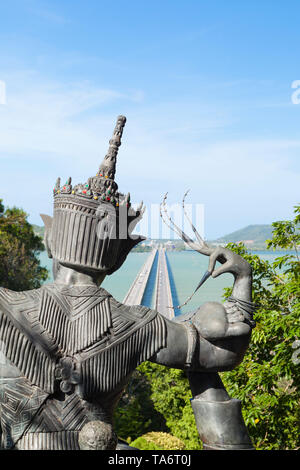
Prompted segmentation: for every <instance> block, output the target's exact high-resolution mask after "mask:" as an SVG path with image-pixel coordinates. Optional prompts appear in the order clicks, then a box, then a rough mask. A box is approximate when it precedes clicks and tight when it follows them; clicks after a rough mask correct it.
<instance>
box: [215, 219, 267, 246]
mask: <svg viewBox="0 0 300 470" xmlns="http://www.w3.org/2000/svg"><path fill="white" fill-rule="evenodd" d="M272 229H273V227H272V225H264V224H261V225H248V226H247V227H245V228H242V229H240V230H236V231H235V232H232V233H229V234H228V235H224V236H223V237H221V238H218V239H217V240H214V241H213V242H214V243H216V244H226V243H230V242H231V243H238V242H243V243H244V244H245V245H246V246H247V247H248V248H256V249H264V248H266V244H265V241H266V240H267V239H269V238H272Z"/></svg>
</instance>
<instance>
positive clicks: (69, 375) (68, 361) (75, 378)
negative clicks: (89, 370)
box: [55, 357, 82, 394]
mask: <svg viewBox="0 0 300 470" xmlns="http://www.w3.org/2000/svg"><path fill="white" fill-rule="evenodd" d="M55 378H56V380H57V381H58V382H59V387H60V389H61V391H62V392H64V393H68V394H69V393H73V392H74V389H75V386H76V385H79V384H81V383H82V376H81V372H80V364H79V363H78V362H76V361H75V360H74V359H73V358H71V357H63V358H61V359H60V360H59V363H58V364H57V366H56V368H55Z"/></svg>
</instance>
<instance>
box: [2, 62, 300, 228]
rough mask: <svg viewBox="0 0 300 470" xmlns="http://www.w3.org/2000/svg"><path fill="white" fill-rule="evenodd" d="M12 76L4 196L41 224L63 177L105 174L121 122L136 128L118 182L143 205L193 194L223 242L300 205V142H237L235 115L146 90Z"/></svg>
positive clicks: (127, 136)
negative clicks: (149, 95) (121, 118)
mask: <svg viewBox="0 0 300 470" xmlns="http://www.w3.org/2000/svg"><path fill="white" fill-rule="evenodd" d="M0 78H2V77H0ZM4 78H5V81H6V83H7V104H6V105H5V106H3V105H2V106H0V164H1V195H0V197H3V198H4V200H5V203H6V204H9V205H13V204H15V205H17V206H22V207H24V209H25V210H27V211H28V212H30V213H31V215H32V219H31V220H32V221H33V222H35V223H39V219H38V214H39V213H40V212H48V213H49V212H51V197H49V196H50V194H51V189H52V186H53V184H54V182H55V180H56V177H57V176H61V177H62V178H65V177H68V176H72V177H73V181H74V182H75V183H76V182H81V181H83V180H85V178H87V177H88V176H90V175H91V174H93V172H95V171H96V170H97V168H98V165H99V163H100V162H101V160H102V158H103V157H104V155H105V152H106V150H107V147H108V141H109V138H110V136H111V133H112V130H113V126H114V124H115V119H116V117H117V115H118V114H125V115H126V116H127V117H128V123H127V125H126V129H125V133H124V136H123V142H124V143H123V145H122V147H121V149H120V155H119V161H118V171H117V182H118V184H119V187H120V190H121V191H124V192H127V191H131V193H132V196H133V198H134V199H135V200H140V199H144V201H145V202H146V203H148V204H150V203H159V202H160V200H161V197H162V195H163V194H164V193H165V192H167V191H169V193H170V203H174V202H178V201H181V198H182V196H183V194H184V192H185V191H186V189H188V188H190V189H191V193H190V196H189V202H193V203H204V204H205V205H206V209H205V213H206V226H207V227H206V228H207V230H208V232H209V230H210V229H211V228H213V227H216V225H217V224H220V227H224V229H222V228H220V230H219V232H218V233H216V236H219V235H223V234H224V233H226V232H227V231H232V230H233V229H234V228H241V227H242V226H243V225H247V224H248V223H257V222H260V223H264V220H265V219H266V218H267V217H270V220H274V219H275V218H278V217H279V218H280V217H281V215H280V213H281V212H283V210H284V207H287V206H288V207H290V206H291V205H292V203H296V202H297V201H295V200H294V199H295V197H296V188H297V187H298V182H299V166H298V155H299V150H300V140H289V139H284V138H282V137H280V136H278V137H276V138H274V139H272V140H271V139H270V140H267V139H260V138H257V137H256V136H255V135H253V138H250V137H248V138H247V139H236V140H235V139H232V138H231V139H229V138H226V134H225V130H227V131H228V132H227V134H228V135H231V131H232V128H233V127H234V126H235V123H234V120H233V118H232V115H231V114H230V112H229V111H227V110H224V109H221V108H220V109H218V108H217V107H215V108H212V107H211V108H208V107H207V106H204V105H202V106H197V105H196V104H195V103H186V102H183V101H182V100H181V99H180V98H178V101H177V102H173V103H166V102H160V103H153V104H152V105H151V106H150V105H149V104H148V102H147V99H146V98H145V96H144V92H143V91H142V90H131V91H130V92H128V91H127V90H122V89H121V90H114V89H107V88H101V87H100V86H96V85H95V84H91V83H89V82H83V83H63V84H62V83H59V82H50V81H48V80H42V79H41V77H38V76H37V75H36V73H35V72H34V71H27V72H20V73H19V74H18V75H17V76H16V75H14V76H12V75H11V76H8V75H6V76H5V77H4ZM216 135H218V138H219V141H218V142H217V143H216V142H215V138H216V137H215V136H216ZM248 135H249V134H248ZM297 168H298V170H297ZM297 171H298V174H297ZM15 188H22V190H21V191H20V190H15ZM28 188H30V191H29V190H28ZM229 208H230V210H229ZM280 211H281V212H280ZM214 217H218V221H217V222H216V220H213V218H214ZM234 223H236V225H235V226H234V225H233V224H234ZM230 224H231V225H230ZM227 225H228V230H227V229H226V226H227ZM229 225H230V227H229ZM214 230H215V231H216V230H217V229H216V228H214Z"/></svg>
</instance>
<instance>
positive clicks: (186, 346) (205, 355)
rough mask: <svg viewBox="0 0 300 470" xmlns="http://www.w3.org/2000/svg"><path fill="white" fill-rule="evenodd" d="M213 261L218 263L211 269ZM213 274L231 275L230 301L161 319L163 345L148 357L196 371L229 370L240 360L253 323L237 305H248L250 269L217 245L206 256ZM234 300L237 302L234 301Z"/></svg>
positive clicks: (250, 282) (249, 303) (155, 360)
mask: <svg viewBox="0 0 300 470" xmlns="http://www.w3.org/2000/svg"><path fill="white" fill-rule="evenodd" d="M216 260H219V261H221V262H222V266H221V267H220V268H218V269H216V270H215V271H213V269H214V266H215V263H216ZM209 269H211V271H212V276H213V277H216V276H218V275H220V274H222V273H225V272H231V273H232V274H233V276H234V285H233V291H232V298H233V300H232V301H227V302H225V303H224V305H223V304H221V303H219V302H207V303H205V304H204V305H202V306H201V307H200V308H199V309H197V310H196V312H195V313H193V314H190V315H188V316H187V315H182V316H181V317H176V319H175V321H170V320H167V319H166V320H165V322H166V329H167V341H166V347H165V348H163V349H161V350H160V351H159V352H158V353H157V354H156V355H155V356H154V357H153V358H152V359H151V360H152V361H153V362H157V363H159V364H164V365H167V366H169V367H175V368H183V369H189V370H194V371H200V372H216V371H225V370H231V369H233V368H234V367H236V366H237V365H238V364H240V362H241V361H242V359H243V357H244V354H245V352H246V350H247V347H248V345H249V341H250V337H251V330H252V327H253V325H254V322H253V321H252V318H251V315H250V314H248V313H247V311H246V310H243V309H242V308H241V307H240V306H245V305H246V306H247V309H248V310H249V305H251V287H252V271H251V267H250V265H249V264H248V263H247V262H246V261H245V260H244V259H243V258H242V257H241V256H239V255H237V254H236V253H233V252H231V251H230V250H227V249H225V248H220V249H219V251H216V252H215V253H214V255H213V256H211V259H210V266H209ZM236 301H238V303H237V302H236Z"/></svg>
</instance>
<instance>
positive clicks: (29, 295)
mask: <svg viewBox="0 0 300 470" xmlns="http://www.w3.org/2000/svg"><path fill="white" fill-rule="evenodd" d="M41 294H42V288H39V289H33V290H28V291H21V292H17V291H13V290H10V289H6V288H5V287H0V310H4V311H5V312H7V310H9V311H10V310H12V309H18V308H19V307H21V306H22V305H26V304H35V303H36V304H38V302H39V300H40V298H41Z"/></svg>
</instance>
